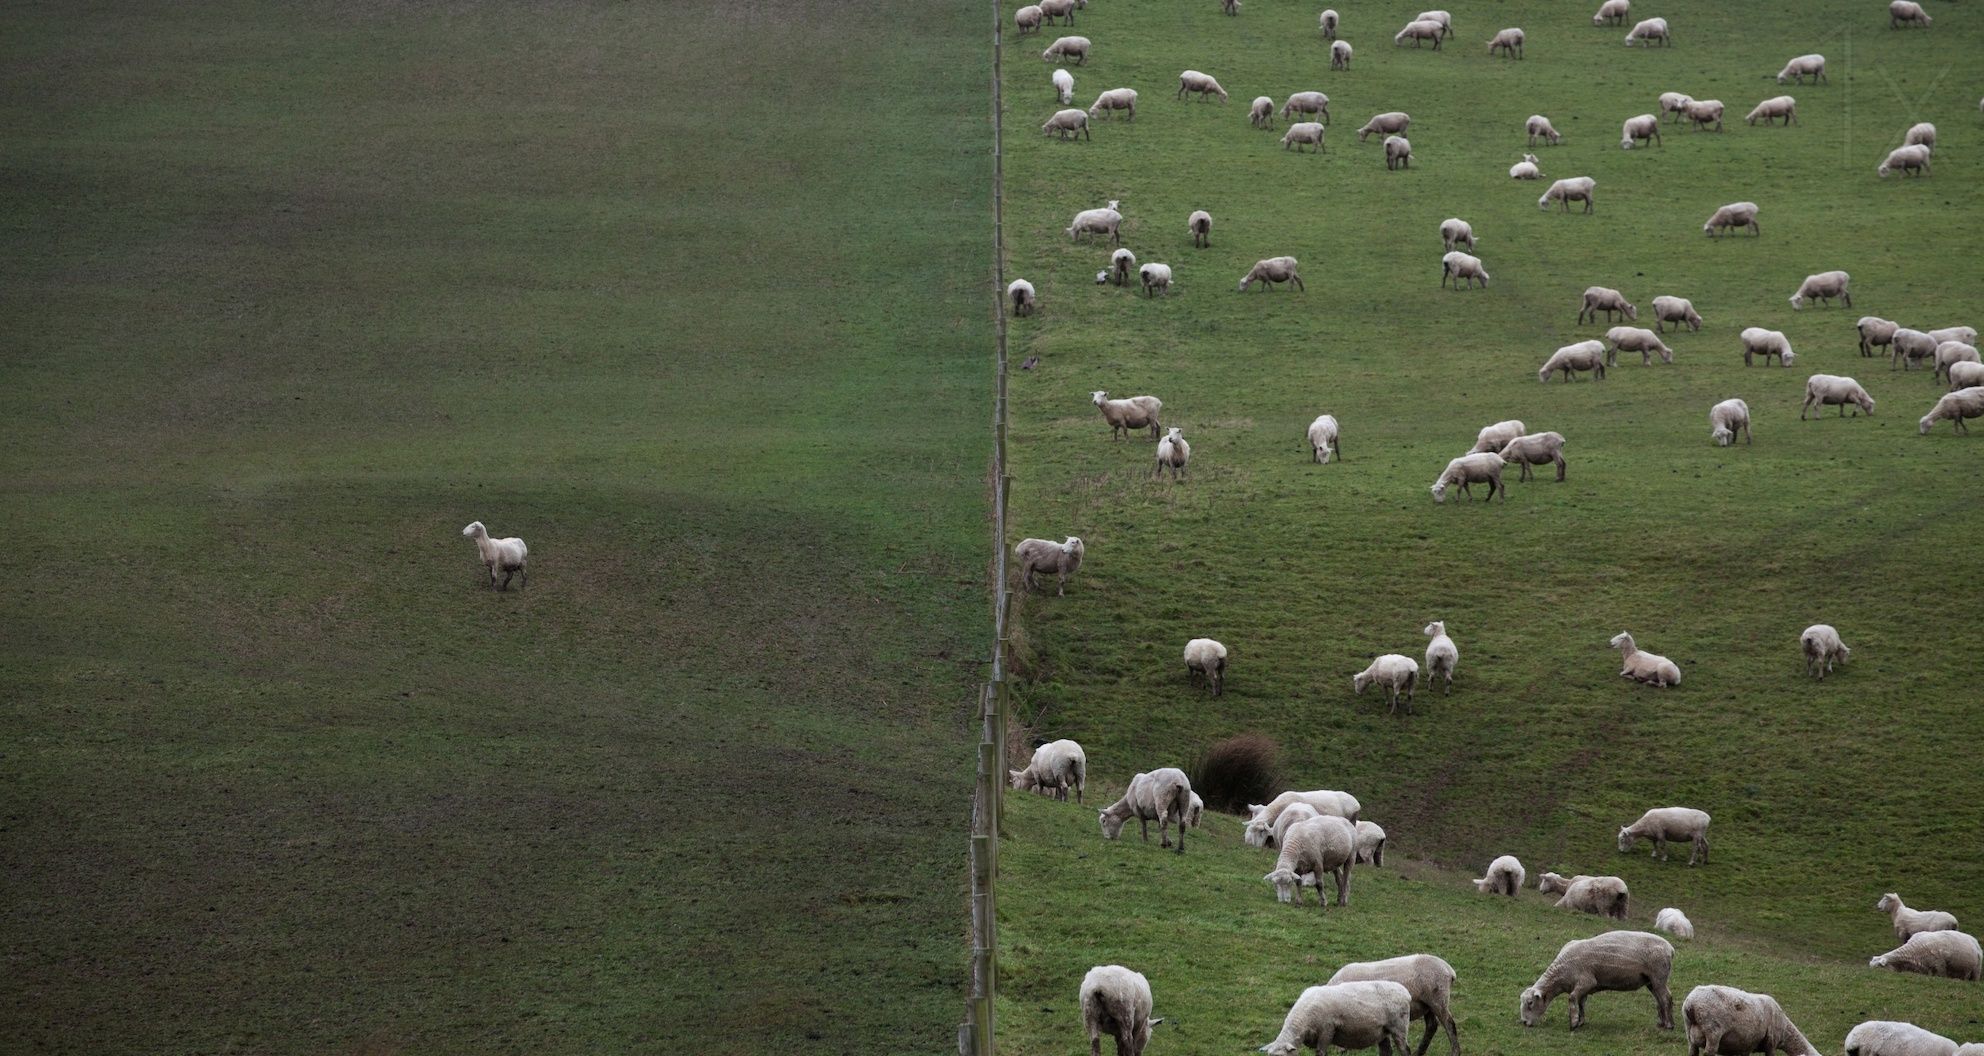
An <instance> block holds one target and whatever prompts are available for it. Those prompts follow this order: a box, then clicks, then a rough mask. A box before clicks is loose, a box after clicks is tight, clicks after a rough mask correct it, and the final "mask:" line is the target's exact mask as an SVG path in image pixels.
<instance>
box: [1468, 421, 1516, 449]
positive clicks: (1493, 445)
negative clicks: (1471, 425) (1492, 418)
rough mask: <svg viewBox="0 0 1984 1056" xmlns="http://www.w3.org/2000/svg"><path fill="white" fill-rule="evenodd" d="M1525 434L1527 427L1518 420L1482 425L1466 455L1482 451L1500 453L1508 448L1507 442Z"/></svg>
mask: <svg viewBox="0 0 1984 1056" xmlns="http://www.w3.org/2000/svg"><path fill="white" fill-rule="evenodd" d="M1526 432H1529V427H1528V426H1526V425H1524V424H1522V419H1520V418H1511V419H1509V420H1507V421H1504V422H1496V423H1495V424H1493V425H1484V426H1482V427H1481V431H1480V432H1479V433H1476V434H1474V446H1473V447H1470V448H1468V449H1467V453H1468V454H1470V455H1472V454H1477V453H1479V452H1482V451H1500V450H1501V449H1502V448H1504V447H1507V446H1508V444H1509V441H1511V440H1514V439H1515V438H1516V437H1518V436H1521V435H1522V434H1524V433H1526Z"/></svg>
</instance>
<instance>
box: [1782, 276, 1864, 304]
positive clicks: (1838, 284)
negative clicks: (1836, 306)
mask: <svg viewBox="0 0 1984 1056" xmlns="http://www.w3.org/2000/svg"><path fill="white" fill-rule="evenodd" d="M1852 279H1853V276H1851V275H1848V274H1847V273H1845V272H1843V271H1822V272H1819V273H1818V274H1817V275H1807V276H1805V281H1804V282H1801V283H1799V284H1798V292H1797V293H1794V294H1792V295H1791V307H1792V310H1794V311H1795V310H1797V309H1800V308H1803V307H1805V302H1806V301H1809V300H1811V299H1812V298H1814V297H1816V298H1818V299H1819V300H1821V301H1824V302H1826V303H1827V304H1830V303H1832V299H1833V298H1834V297H1837V298H1839V299H1840V300H1841V301H1843V302H1845V304H1846V306H1847V307H1848V308H1851V307H1853V294H1852V292H1851V291H1849V290H1848V289H1847V284H1848V283H1850V282H1851V281H1852Z"/></svg>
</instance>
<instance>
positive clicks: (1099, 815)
mask: <svg viewBox="0 0 1984 1056" xmlns="http://www.w3.org/2000/svg"><path fill="white" fill-rule="evenodd" d="M1095 820H1096V823H1097V824H1099V825H1101V826H1102V838H1103V839H1105V840H1113V839H1115V838H1116V837H1118V836H1121V835H1123V822H1124V821H1125V820H1127V818H1126V817H1117V816H1115V815H1113V814H1111V813H1109V812H1108V811H1106V810H1103V811H1097V812H1096V815H1095Z"/></svg>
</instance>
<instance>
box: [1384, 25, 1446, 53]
mask: <svg viewBox="0 0 1984 1056" xmlns="http://www.w3.org/2000/svg"><path fill="white" fill-rule="evenodd" d="M1443 28H1444V27H1442V26H1441V25H1440V24H1439V23H1438V22H1427V21H1412V22H1407V23H1406V24H1405V28H1404V29H1401V30H1399V31H1398V33H1397V35H1395V36H1393V37H1392V46H1393V47H1397V46H1398V45H1400V44H1404V43H1405V42H1406V41H1408V40H1409V41H1411V42H1412V46H1413V47H1415V48H1416V47H1419V43H1420V41H1425V40H1430V41H1432V42H1433V50H1434V51H1438V50H1440V38H1441V37H1442V36H1444V35H1445V33H1444V32H1443Z"/></svg>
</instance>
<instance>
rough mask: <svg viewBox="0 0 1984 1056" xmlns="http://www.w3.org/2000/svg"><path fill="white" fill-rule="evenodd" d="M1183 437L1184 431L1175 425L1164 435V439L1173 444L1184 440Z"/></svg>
mask: <svg viewBox="0 0 1984 1056" xmlns="http://www.w3.org/2000/svg"><path fill="white" fill-rule="evenodd" d="M1184 437H1185V430H1183V429H1180V428H1178V427H1177V426H1175V425H1174V426H1172V427H1171V429H1170V431H1169V432H1167V433H1165V434H1164V438H1165V439H1166V440H1170V441H1172V442H1174V443H1175V442H1177V441H1179V440H1182V439H1184Z"/></svg>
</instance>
